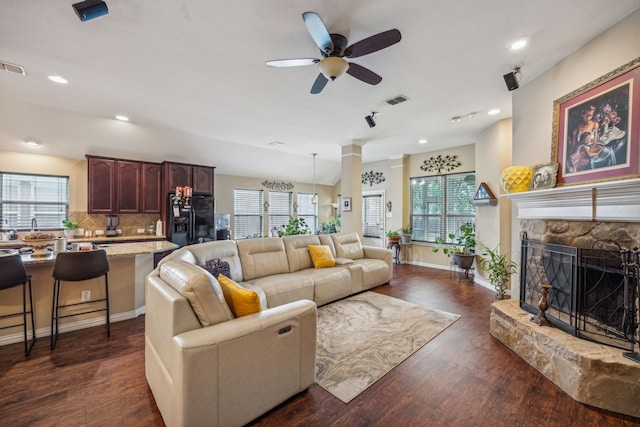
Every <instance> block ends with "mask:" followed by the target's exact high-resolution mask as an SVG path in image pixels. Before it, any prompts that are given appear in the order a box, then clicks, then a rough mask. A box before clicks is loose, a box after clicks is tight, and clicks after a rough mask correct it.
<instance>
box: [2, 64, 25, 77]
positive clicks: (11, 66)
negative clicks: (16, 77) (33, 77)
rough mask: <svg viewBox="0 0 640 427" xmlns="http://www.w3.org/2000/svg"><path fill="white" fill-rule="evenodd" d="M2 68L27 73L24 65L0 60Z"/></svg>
mask: <svg viewBox="0 0 640 427" xmlns="http://www.w3.org/2000/svg"><path fill="white" fill-rule="evenodd" d="M0 70H5V71H11V72H12V73H18V74H22V75H23V76H26V75H27V72H26V71H25V70H24V67H23V66H22V65H16V64H11V63H10V62H4V61H0Z"/></svg>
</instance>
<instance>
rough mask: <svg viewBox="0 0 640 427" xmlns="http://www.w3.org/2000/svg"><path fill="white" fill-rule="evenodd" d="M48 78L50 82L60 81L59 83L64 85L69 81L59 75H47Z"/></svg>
mask: <svg viewBox="0 0 640 427" xmlns="http://www.w3.org/2000/svg"><path fill="white" fill-rule="evenodd" d="M48 78H49V80H51V81H52V82H56V83H60V84H61V85H66V84H67V83H69V82H68V81H67V79H65V78H64V77H60V76H48Z"/></svg>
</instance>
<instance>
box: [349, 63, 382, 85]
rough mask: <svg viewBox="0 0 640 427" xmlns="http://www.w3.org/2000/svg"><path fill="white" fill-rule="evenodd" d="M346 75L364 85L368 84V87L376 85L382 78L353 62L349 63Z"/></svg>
mask: <svg viewBox="0 0 640 427" xmlns="http://www.w3.org/2000/svg"><path fill="white" fill-rule="evenodd" d="M347 74H350V75H351V76H353V77H355V78H356V79H358V80H362V81H363V82H365V83H369V84H370V85H377V84H378V83H380V82H381V81H382V77H380V76H379V75H377V74H376V73H374V72H373V71H371V70H370V69H368V68H364V67H363V66H362V65H358V64H354V63H353V62H350V63H349V69H348V70H347Z"/></svg>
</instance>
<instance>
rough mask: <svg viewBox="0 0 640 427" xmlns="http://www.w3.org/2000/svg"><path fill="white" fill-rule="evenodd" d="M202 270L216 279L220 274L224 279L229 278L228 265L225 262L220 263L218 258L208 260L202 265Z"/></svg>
mask: <svg viewBox="0 0 640 427" xmlns="http://www.w3.org/2000/svg"><path fill="white" fill-rule="evenodd" d="M204 268H205V269H206V270H207V271H208V272H209V273H211V275H212V276H213V277H215V278H216V279H217V278H218V276H220V275H221V274H223V275H224V276H226V277H231V269H230V268H229V263H228V262H226V261H222V260H221V259H220V258H213V259H210V260H208V261H207V262H206V263H205V264H204Z"/></svg>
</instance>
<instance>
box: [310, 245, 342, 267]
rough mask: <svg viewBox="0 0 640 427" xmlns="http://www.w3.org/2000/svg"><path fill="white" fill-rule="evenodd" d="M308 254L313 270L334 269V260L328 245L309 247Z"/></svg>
mask: <svg viewBox="0 0 640 427" xmlns="http://www.w3.org/2000/svg"><path fill="white" fill-rule="evenodd" d="M309 254H310V255H311V260H312V261H313V266H314V267H315V268H324V267H335V266H336V260H335V259H334V258H333V254H331V248H330V247H329V246H328V245H309Z"/></svg>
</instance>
